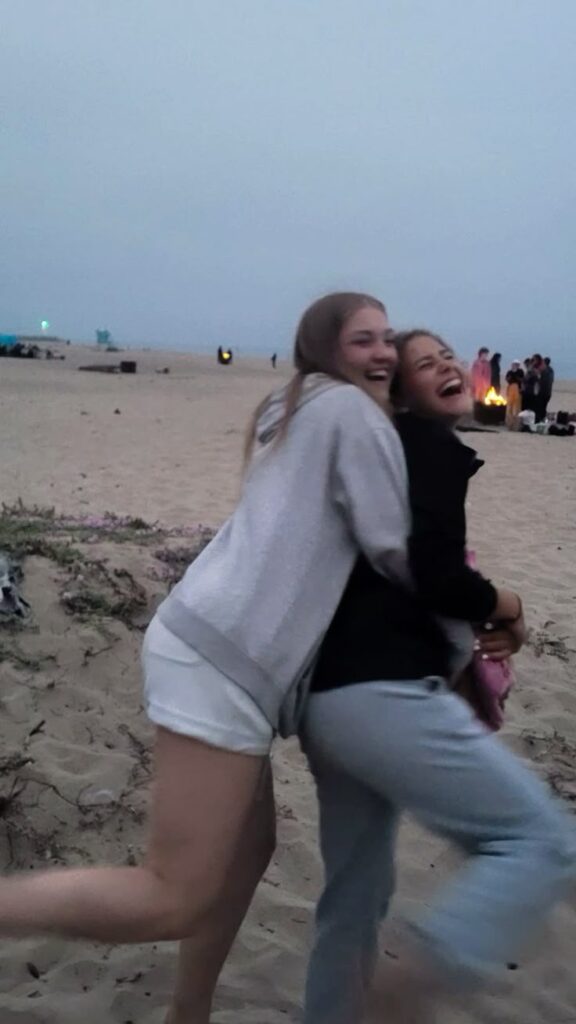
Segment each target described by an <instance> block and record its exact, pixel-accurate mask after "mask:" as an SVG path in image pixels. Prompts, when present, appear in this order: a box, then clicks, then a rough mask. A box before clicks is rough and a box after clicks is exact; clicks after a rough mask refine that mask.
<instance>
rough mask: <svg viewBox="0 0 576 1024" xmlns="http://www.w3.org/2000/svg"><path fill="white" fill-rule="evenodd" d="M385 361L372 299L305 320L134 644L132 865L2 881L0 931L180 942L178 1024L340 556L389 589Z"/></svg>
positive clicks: (311, 313)
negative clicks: (372, 572)
mask: <svg viewBox="0 0 576 1024" xmlns="http://www.w3.org/2000/svg"><path fill="white" fill-rule="evenodd" d="M395 364H396V350H395V348H394V345H393V342H392V339H391V336H390V330H389V325H388V320H387V316H386V310H385V308H384V306H383V305H382V303H381V302H380V301H378V300H377V299H375V298H373V297H371V296H367V295H361V294H356V293H339V294H336V295H330V296H327V297H325V298H324V299H321V300H319V301H318V302H317V303H315V304H314V305H313V306H312V307H310V308H309V309H308V310H307V311H306V313H305V314H304V316H303V318H302V320H301V323H300V326H299V328H298V333H297V337H296V346H295V365H296V373H295V376H294V379H293V381H292V382H291V384H290V385H288V387H287V388H286V389H284V390H283V391H282V392H280V393H279V394H277V395H276V396H274V397H272V398H271V399H270V400H269V401H267V402H265V403H264V404H263V406H262V407H261V409H260V410H259V412H258V416H257V417H256V419H255V424H254V431H253V434H254V436H253V438H252V443H251V452H250V458H249V464H248V469H247V473H246V476H245V482H244V486H243V490H242V494H241V497H240V500H239V503H238V506H237V508H236V509H235V511H234V513H233V514H232V516H231V517H230V519H229V520H228V521H227V522H226V523H225V524H224V525H223V527H222V529H221V530H220V531H219V533H218V534H217V535H216V537H215V538H214V540H213V541H212V542H211V543H210V544H209V545H208V547H207V548H206V549H205V550H204V551H203V552H202V554H201V555H200V556H199V557H198V558H197V559H196V561H195V562H194V563H193V564H192V565H191V566H190V567H189V569H188V571H187V572H186V574H185V576H184V578H183V579H182V581H181V582H180V583H179V584H178V586H177V587H175V588H174V590H173V591H172V593H171V594H170V595H169V597H168V598H167V599H166V601H165V602H164V603H163V604H162V605H161V607H160V608H159V610H158V613H157V615H156V617H155V618H154V620H153V621H152V623H151V625H150V627H149V630H148V632H147V635H146V639H145V643H144V651H143V665H144V680H145V693H146V705H147V710H148V714H149V716H150V718H151V720H152V721H153V722H154V723H155V725H156V743H155V758H156V760H155V784H154V791H153V799H152V807H151V817H150V830H149V839H148V849H147V853H146V856H145V858H144V861H143V863H142V864H139V865H137V866H134V867H128V866H117V867H110V866H102V867H86V868H73V869H64V870H58V871H50V872H46V871H39V872H35V873H33V874H28V873H27V874H26V875H20V876H14V877H11V878H4V879H2V880H1V881H0V934H2V935H4V936H15V937H23V936H29V935H35V934H43V933H53V934H58V935H63V936H69V937H82V938H86V939H92V940H99V941H102V942H107V943H134V942H137V943H140V942H157V941H160V940H166V939H186V938H190V940H191V943H192V944H191V945H190V944H189V946H188V953H189V954H190V950H195V952H196V956H195V958H191V956H190V955H189V956H188V957H187V959H186V974H187V978H188V985H189V988H190V989H191V988H192V987H193V983H194V979H195V978H196V980H197V981H198V985H197V987H196V1005H195V1006H194V1007H193V1012H194V1017H193V1019H194V1024H204V1022H207V1021H208V1020H209V1012H210V1009H209V1004H210V998H211V988H212V986H213V983H214V980H215V977H216V975H217V973H218V969H219V966H220V964H221V962H222V959H223V956H224V955H225V952H226V948H227V943H228V942H229V941H231V938H232V936H233V934H234V932H235V930H236V927H237V926H238V923H239V921H240V920H241V917H242V915H243V913H244V910H245V908H246V906H247V903H248V902H249V900H250V897H251V895H252V891H253V888H254V886H255V884H256V882H257V880H258V877H259V876H260V873H261V871H262V870H263V869H264V867H265V865H266V862H267V859H268V857H269V855H270V850H271V841H272V840H271V836H270V834H269V832H267V830H266V829H251V828H250V827H249V826H250V822H251V820H252V815H253V813H254V802H255V798H256V797H257V794H258V792H259V787H260V786H261V785H262V779H263V777H265V773H266V771H267V765H268V751H269V747H270V744H271V741H272V736H273V733H274V730H275V729H276V728H277V726H278V720H279V712H280V708H281V706H282V705H283V704H284V703H285V702H286V700H287V698H289V697H290V695H291V693H292V692H293V691H294V688H295V687H296V686H297V684H298V682H299V681H300V679H301V677H302V675H303V674H304V673H305V671H306V669H307V667H308V665H309V664H310V662H311V661H312V659H313V658H314V655H315V653H316V651H317V650H318V647H319V645H320V643H321V640H322V637H323V635H324V633H325V631H326V629H327V627H328V624H329V623H330V620H331V619H332V616H333V615H334V612H335V610H336V607H337V605H338V602H339V600H340V597H341V595H342V592H343V590H344V587H345V584H346V582H347V580H348V577H349V575H350V572H351V570H352V567H353V565H354V563H355V561H356V559H357V557H358V554H359V553H360V552H363V553H364V555H365V556H366V557H367V558H368V559H369V561H370V562H371V564H372V565H374V567H375V568H377V569H379V570H380V571H382V572H384V573H385V574H387V575H388V576H390V577H391V578H393V579H395V580H397V581H398V582H399V583H403V582H406V581H407V565H406V539H407V531H408V523H409V512H408V498H407V480H406V467H405V463H404V457H403V453H402V448H401V444H400V441H399V438H398V435H397V434H396V431H395V430H394V428H393V426H392V424H391V422H390V421H389V419H388V417H387V415H386V414H385V412H384V411H383V410H384V406H385V404H386V400H387V397H388V391H389V386H390V380H391V377H392V374H393V371H394V367H395ZM239 851H242V856H241V857H240V856H239ZM239 864H241V865H244V866H245V873H244V874H243V873H242V868H241V867H240V868H239ZM190 1009H191V1008H190V1006H185V1005H183V1002H182V999H180V998H177V1000H176V1002H175V1004H174V1006H173V1007H172V1012H171V1017H170V1020H171V1024H189V1021H190V1019H191V1016H190V1012H189V1011H190Z"/></svg>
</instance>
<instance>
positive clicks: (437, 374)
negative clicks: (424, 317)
mask: <svg viewBox="0 0 576 1024" xmlns="http://www.w3.org/2000/svg"><path fill="white" fill-rule="evenodd" d="M399 374H400V384H401V393H402V400H403V402H404V404H405V405H406V406H407V407H408V408H409V409H410V410H411V411H412V412H415V413H418V414H419V415H420V416H426V417H429V418H432V419H439V420H445V421H446V422H447V423H454V422H456V421H457V420H458V419H460V417H461V416H464V415H466V413H469V412H471V409H472V397H471V394H470V387H469V382H468V375H467V373H466V371H465V369H464V367H463V366H462V363H461V362H460V361H459V359H457V357H456V356H455V355H454V352H453V351H452V349H451V348H450V346H449V345H446V344H444V342H442V341H440V340H438V339H437V338H433V337H431V336H430V335H429V334H417V335H416V336H415V337H414V338H412V339H411V340H410V341H408V342H407V343H406V345H405V346H404V348H403V349H402V352H401V356H400V363H399Z"/></svg>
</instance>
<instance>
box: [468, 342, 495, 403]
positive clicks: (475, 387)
mask: <svg viewBox="0 0 576 1024" xmlns="http://www.w3.org/2000/svg"><path fill="white" fill-rule="evenodd" d="M489 355H490V351H489V349H487V348H480V349H478V355H477V357H476V359H475V360H474V362H473V363H472V395H473V398H474V401H475V402H483V401H484V398H485V396H486V392H487V391H488V389H489V387H490V381H491V366H490V361H489V359H488V356H489Z"/></svg>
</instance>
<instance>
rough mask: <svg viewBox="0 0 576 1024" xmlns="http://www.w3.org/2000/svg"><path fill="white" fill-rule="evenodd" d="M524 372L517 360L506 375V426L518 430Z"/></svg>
mask: <svg viewBox="0 0 576 1024" xmlns="http://www.w3.org/2000/svg"><path fill="white" fill-rule="evenodd" d="M523 383H524V370H523V369H522V364H521V363H520V360H519V359H515V360H514V361H513V363H512V366H511V367H510V369H509V370H508V373H507V374H506V426H507V427H508V430H518V426H519V420H518V416H519V414H520V411H521V409H522V385H523Z"/></svg>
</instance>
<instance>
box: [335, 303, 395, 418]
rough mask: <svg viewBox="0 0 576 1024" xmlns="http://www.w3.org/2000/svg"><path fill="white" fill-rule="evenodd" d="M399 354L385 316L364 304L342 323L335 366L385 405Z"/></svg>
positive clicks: (352, 382)
mask: <svg viewBox="0 0 576 1024" xmlns="http://www.w3.org/2000/svg"><path fill="white" fill-rule="evenodd" d="M397 362H398V354H397V352H396V348H395V345H394V338H393V333H392V331H391V329H390V326H389V324H388V318H387V316H386V314H385V313H384V312H383V311H382V310H381V309H376V308H375V307H373V306H363V307H362V309H359V310H357V311H356V313H354V314H353V315H352V316H351V317H349V318H348V320H347V321H346V323H345V324H344V326H343V328H342V330H341V332H340V337H339V347H338V357H337V360H336V365H337V368H338V370H339V372H340V373H341V374H342V376H343V377H346V379H347V380H349V381H350V383H351V384H356V386H357V387H359V388H362V390H363V391H365V392H366V393H367V394H368V395H370V397H371V398H373V399H374V401H375V402H377V403H378V405H381V406H386V405H387V403H388V399H389V397H390V382H391V380H392V377H393V375H394V371H395V369H396V364H397Z"/></svg>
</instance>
